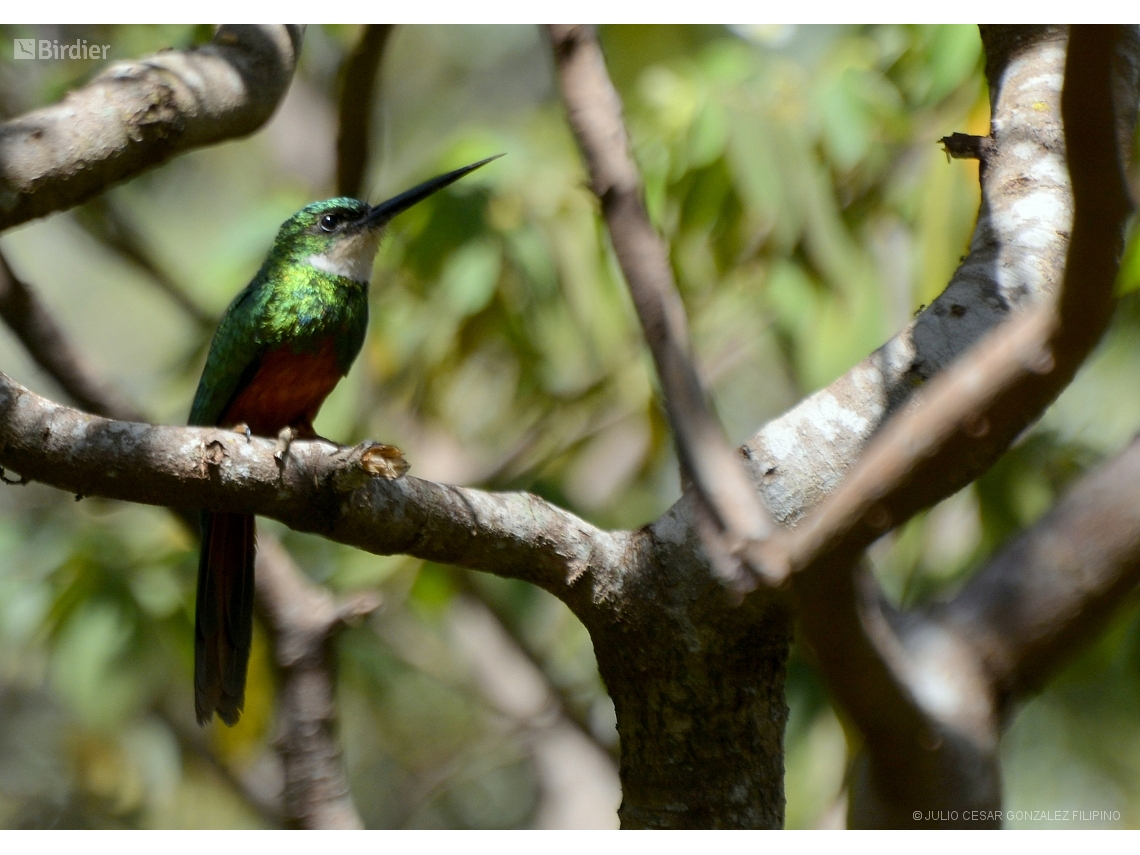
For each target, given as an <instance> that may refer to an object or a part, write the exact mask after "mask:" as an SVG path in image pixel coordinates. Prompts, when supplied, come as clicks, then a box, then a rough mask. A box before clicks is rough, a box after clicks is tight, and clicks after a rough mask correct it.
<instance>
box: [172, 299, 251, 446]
mask: <svg viewBox="0 0 1140 855" xmlns="http://www.w3.org/2000/svg"><path fill="white" fill-rule="evenodd" d="M268 291H269V289H267V288H263V287H262V283H261V281H260V278H257V279H254V281H253V282H251V283H250V284H249V285H248V286H247V287H246V288H245V290H244V291H242V292H241V293H240V294H238V295H237V297H235V298H234V301H233V302H232V303H230V306H229V308H228V309H226V313H225V314H224V315H222V321H221V323H220V324H218V331H217V332H216V333H214V340H213V341H212V342H211V343H210V355H209V356H207V357H206V367H205V368H204V369H203V370H202V379H201V380H199V381H198V391H197V393H196V394H195V395H194V405H193V406H192V407H191V408H190V419H189V424H192V425H216V424H217V423H218V420H219V419H220V418H221V417H222V415H223V414H224V413H225V411H226V407H228V406H229V404H230V402H231V401H232V400H233V399H234V397H235V396H236V395H237V393H238V392H239V391H241V389H242V387H244V386H245V385H246V384H247V383H248V382H249V381H250V380H251V379H252V377H253V375H254V374H255V373H256V371H257V366H258V363H259V362H260V361H261V357H262V355H263V354H264V353H265V349H266V345H265V343H264V342H262V341H261V340H260V338H261V337H260V335H259V331H260V327H261V324H260V318H261V316H262V314H263V313H264V311H265V305H264V303H265V301H266V299H267V298H268V296H269V295H268Z"/></svg>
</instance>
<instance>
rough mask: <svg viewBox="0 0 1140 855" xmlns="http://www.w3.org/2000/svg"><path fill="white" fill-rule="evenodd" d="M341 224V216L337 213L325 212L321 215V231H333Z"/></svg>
mask: <svg viewBox="0 0 1140 855" xmlns="http://www.w3.org/2000/svg"><path fill="white" fill-rule="evenodd" d="M339 224H340V217H338V216H337V215H336V214H325V215H324V216H323V217H321V223H320V225H321V231H322V232H331V231H333V230H334V229H335V228H336V227H337V226H338V225H339Z"/></svg>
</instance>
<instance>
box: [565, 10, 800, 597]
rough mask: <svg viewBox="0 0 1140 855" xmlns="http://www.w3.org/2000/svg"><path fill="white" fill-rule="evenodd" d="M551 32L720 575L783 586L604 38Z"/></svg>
mask: <svg viewBox="0 0 1140 855" xmlns="http://www.w3.org/2000/svg"><path fill="white" fill-rule="evenodd" d="M549 30H550V38H551V42H552V43H553V48H554V57H555V61H556V63H557V67H558V77H559V81H560V83H561V85H562V97H563V99H564V100H565V102H566V114H567V118H568V120H569V122H570V127H571V128H572V129H573V131H574V136H575V138H576V139H577V141H578V146H579V148H580V149H581V150H582V155H583V157H584V158H585V160H586V166H587V170H588V172H589V174H590V186H591V188H592V189H593V191H594V193H595V195H596V196H597V197H598V199H599V200H600V201H601V204H602V213H603V215H604V216H605V219H606V225H607V227H608V228H609V233H610V239H611V240H612V241H613V247H614V252H615V254H616V255H617V259H618V263H619V264H620V265H621V269H622V273H624V274H625V279H626V283H627V284H628V286H629V292H630V295H631V296H632V297H633V304H634V306H635V308H636V309H637V315H638V318H639V319H640V320H641V326H642V329H643V330H644V331H645V339H646V342H647V343H648V344H649V348H650V351H651V352H652V353H653V362H654V364H655V365H656V366H657V375H658V377H659V378H660V380H661V386H662V388H663V390H664V398H665V409H666V410H667V411H668V414H669V422H670V424H671V425H672V427H673V434H674V437H675V440H676V444H677V454H678V457H679V458H680V460H681V464H682V468H683V471H684V473H685V474H686V475H687V476H688V477H690V478H691V479H692V482H693V486H694V487H695V489H696V492H697V495H698V496H699V497H700V499H701V502H700V505H699V510H700V511H701V512H700V513H698V515H697V520H698V523H699V524H700V529H701V535H702V540H703V541H704V542H705V545H706V547H707V549H708V554H709V556H710V558H711V559H712V563H713V566H714V568H715V569H716V570H718V572H719V573H720V575H721V576H722V577H723V578H724V581H725V582H726V583H727V584H729V585H731V586H732V587H733V588H734V589H735V590H737V591H738V592H744V591H747V590H751V589H752V588H754V587H755V586H756V580H757V579H758V578H759V579H764V580H765V581H766V582H767V583H768V584H771V585H775V584H779V583H780V582H782V581H783V578H784V577H783V576H781V575H779V574H776V573H773V572H772V568H771V567H770V566H769V565H768V564H767V563H766V562H765V561H764V560H763V558H762V556H761V554H760V551H759V548H758V546H759V542H760V541H762V540H763V539H764V538H766V537H768V536H769V535H770V534H771V532H772V523H771V519H770V517H769V515H768V512H767V510H766V509H765V508H764V506H763V504H762V503H761V502H760V501H759V499H758V497H757V496H756V492H755V490H754V489H753V487H752V486H751V485H750V484H749V483H748V478H747V476H746V474H745V471H744V470H743V468H742V467H741V466H740V463H739V459H738V455H737V454H736V453H735V452H733V450H732V449H731V448H730V447H729V445H728V441H727V440H726V439H725V436H724V431H723V430H722V428H721V426H720V423H719V422H718V421H717V419H716V418H715V416H714V415H713V413H712V411H711V409H710V407H709V403H708V399H707V395H706V392H705V388H704V385H703V383H702V382H701V378H700V377H699V376H698V374H697V369H696V366H695V364H694V362H693V356H692V348H691V346H690V343H689V331H688V322H687V320H686V318H685V308H684V305H683V304H682V303H681V296H680V294H679V293H678V292H677V286H676V284H675V283H674V281H673V273H672V270H671V268H670V267H669V252H668V248H667V247H666V245H665V242H664V241H663V240H662V239H661V237H660V236H659V235H658V234H657V232H656V231H655V230H654V229H653V225H652V224H651V223H650V222H649V214H648V212H647V211H646V210H645V204H644V202H643V199H642V197H643V195H644V193H643V189H642V186H641V177H640V175H639V174H638V171H637V166H636V164H635V163H634V162H633V157H632V156H631V155H630V148H629V138H628V136H627V134H626V131H625V124H624V121H623V119H622V106H621V99H620V98H619V96H618V94H617V90H616V89H614V86H613V83H611V82H610V78H609V73H608V72H607V71H606V64H605V59H604V57H603V56H602V50H601V46H600V45H599V44H598V40H597V35H596V33H595V32H594V30H593V29H592V28H590V27H586V26H582V25H552V26H551V27H550V28H549Z"/></svg>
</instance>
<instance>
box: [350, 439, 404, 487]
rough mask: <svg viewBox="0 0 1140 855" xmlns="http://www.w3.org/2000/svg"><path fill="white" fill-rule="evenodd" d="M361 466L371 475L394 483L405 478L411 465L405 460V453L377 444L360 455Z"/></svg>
mask: <svg viewBox="0 0 1140 855" xmlns="http://www.w3.org/2000/svg"><path fill="white" fill-rule="evenodd" d="M360 465H361V466H362V467H363V468H364V471H365V472H367V473H368V474H369V475H378V476H380V477H381V478H387V479H388V480H389V481H394V480H396V479H397V478H400V477H401V476H403V475H404V474H405V473H406V472H407V471H408V470H409V469H411V464H409V463H408V461H407V460H406V459H405V458H404V452H402V451H400V449H398V448H396V446H394V445H384V444H383V443H382V442H377V443H373V444H371V445H369V446H368V447H367V448H365V449H364V451H363V452H362V453H361V455H360Z"/></svg>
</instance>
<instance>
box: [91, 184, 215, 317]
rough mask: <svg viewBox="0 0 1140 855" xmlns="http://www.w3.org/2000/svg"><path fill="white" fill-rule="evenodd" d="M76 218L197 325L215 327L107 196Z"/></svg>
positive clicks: (92, 203)
mask: <svg viewBox="0 0 1140 855" xmlns="http://www.w3.org/2000/svg"><path fill="white" fill-rule="evenodd" d="M76 215H77V216H76V219H77V220H78V221H79V224H80V225H81V226H83V228H84V229H86V230H87V232H88V233H89V234H90V235H91V236H92V237H94V238H95V239H96V240H98V241H99V242H100V243H102V244H104V245H105V246H107V247H109V248H110V249H113V250H114V251H115V252H117V253H119V254H120V255H122V256H123V257H124V258H126V259H127V260H129V261H130V262H132V263H133V264H134V265H135V266H137V267H139V268H140V269H141V270H143V271H144V272H145V273H146V274H147V275H148V276H150V278H151V281H153V282H154V284H155V285H156V286H157V287H158V290H159V291H161V292H162V293H163V294H165V295H166V297H167V298H168V299H169V300H170V301H171V302H173V303H174V304H175V305H176V306H178V308H180V309H181V310H182V311H183V312H185V313H186V314H187V315H189V316H190V317H191V318H192V319H193V320H194V322H195V323H196V324H198V326H200V327H203V328H213V326H214V324H216V323H217V322H218V319H217V318H216V317H215V316H214V315H212V314H210V313H209V312H207V311H206V310H205V309H203V308H202V307H201V306H199V305H198V304H197V303H196V302H194V300H193V299H191V297H190V295H189V294H187V293H186V292H185V291H184V290H183V289H182V288H181V287H180V286H179V285H178V284H177V283H176V282H175V281H174V280H173V279H171V278H170V276H169V275H167V273H166V271H165V270H163V269H162V267H161V266H160V265H159V264H158V262H156V261H155V259H154V257H153V256H152V255H151V253H150V252H149V250H148V249H147V247H146V243H145V241H144V240H143V239H142V236H141V235H140V234H139V233H138V230H137V229H136V228H135V227H134V225H133V224H132V223H131V222H130V221H129V220H128V219H127V218H126V217H124V216H123V214H122V212H121V211H120V210H119V208H118V206H117V205H115V203H114V202H112V201H111V200H110V199H108V198H107V197H106V196H96V197H95V198H94V199H91V200H89V201H88V202H87V203H86V204H84V205H82V206H81V207H79V208H77V209H76Z"/></svg>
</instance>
